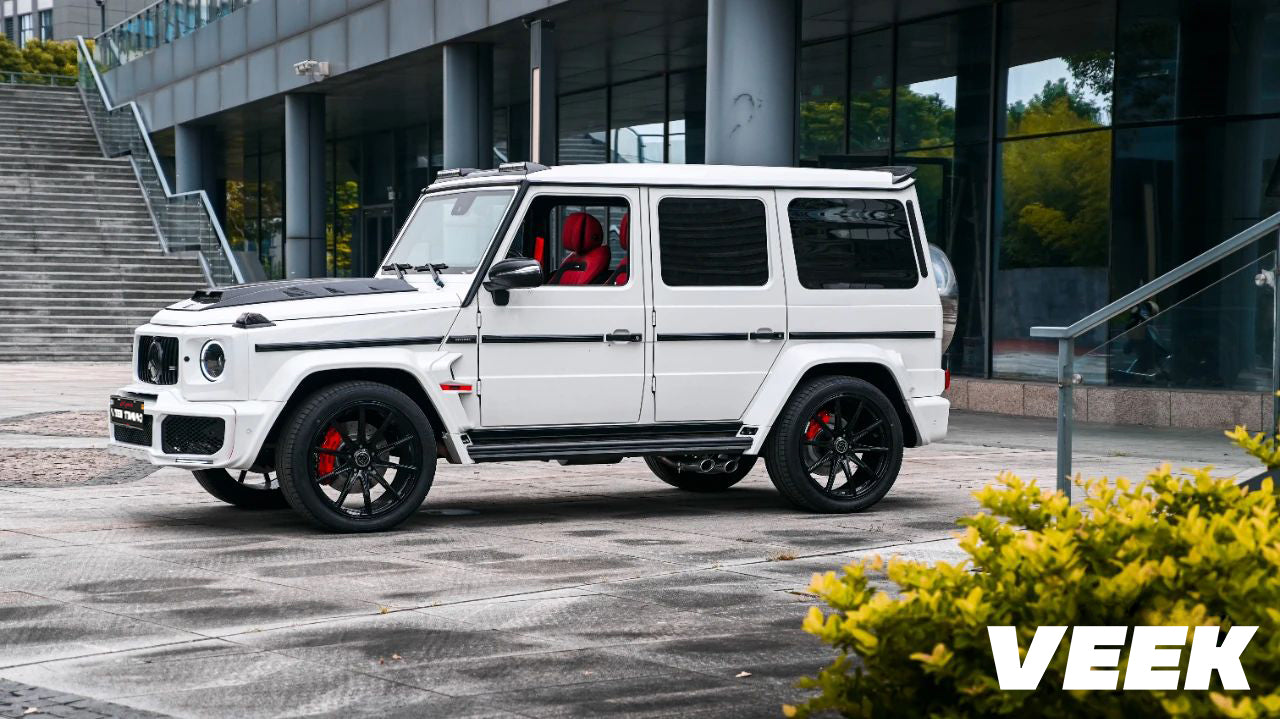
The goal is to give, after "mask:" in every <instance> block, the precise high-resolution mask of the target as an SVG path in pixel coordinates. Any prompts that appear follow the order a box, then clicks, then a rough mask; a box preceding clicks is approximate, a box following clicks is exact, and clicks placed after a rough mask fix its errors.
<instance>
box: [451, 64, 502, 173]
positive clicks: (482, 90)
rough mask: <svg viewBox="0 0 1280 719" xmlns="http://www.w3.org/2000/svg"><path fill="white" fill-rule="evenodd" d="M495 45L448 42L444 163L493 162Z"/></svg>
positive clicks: (486, 164)
mask: <svg viewBox="0 0 1280 719" xmlns="http://www.w3.org/2000/svg"><path fill="white" fill-rule="evenodd" d="M492 160H493V48H492V47H491V46H489V45H480V44H476V43H456V44H452V45H445V46H444V166H445V167H480V168H484V167H489V166H490V165H492V164H493V162H492Z"/></svg>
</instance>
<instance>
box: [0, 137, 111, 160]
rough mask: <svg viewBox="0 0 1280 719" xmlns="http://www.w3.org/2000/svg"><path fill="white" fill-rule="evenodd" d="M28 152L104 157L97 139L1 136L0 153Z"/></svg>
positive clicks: (70, 156)
mask: <svg viewBox="0 0 1280 719" xmlns="http://www.w3.org/2000/svg"><path fill="white" fill-rule="evenodd" d="M28 152H30V153H38V154H41V155H54V154H56V155H59V156H60V157H63V158H65V159H67V160H79V159H85V158H94V157H102V146H100V145H99V144H98V143H97V141H96V140H84V139H76V140H55V139H46V138H37V137H0V155H12V156H19V155H25V154H27V153H28Z"/></svg>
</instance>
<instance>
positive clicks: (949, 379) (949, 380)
mask: <svg viewBox="0 0 1280 719" xmlns="http://www.w3.org/2000/svg"><path fill="white" fill-rule="evenodd" d="M943 371H944V372H946V375H947V383H946V384H945V385H944V386H943V387H942V391H943V392H946V391H947V390H949V389H951V370H943Z"/></svg>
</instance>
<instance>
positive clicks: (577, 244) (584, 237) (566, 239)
mask: <svg viewBox="0 0 1280 719" xmlns="http://www.w3.org/2000/svg"><path fill="white" fill-rule="evenodd" d="M561 237H562V241H563V243H564V248H565V249H566V250H568V251H570V252H577V253H582V252H590V251H591V250H594V249H595V248H597V247H599V246H600V245H601V244H603V243H604V230H603V229H601V228H600V221H599V220H597V219H596V218H594V217H592V216H591V215H588V214H587V213H585V212H575V213H573V214H572V215H569V216H568V217H566V218H564V231H563V232H561Z"/></svg>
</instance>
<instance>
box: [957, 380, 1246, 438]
mask: <svg viewBox="0 0 1280 719" xmlns="http://www.w3.org/2000/svg"><path fill="white" fill-rule="evenodd" d="M946 396H947V398H948V399H950V400H951V406H952V407H953V408H954V409H960V410H970V411H973V412H993V413H996V414H1008V415H1015V416H1021V417H1056V416H1057V412H1058V388H1057V385H1054V384H1050V383H1047V382H1020V381H1010V380H990V379H972V378H968V377H952V379H951V389H950V390H948V391H947V393H946ZM1073 396H1074V402H1075V417H1076V421H1079V422H1101V423H1105V424H1133V425H1143V426H1148V427H1188V428H1200V429H1223V430H1226V429H1231V428H1232V427H1235V426H1236V425H1238V424H1242V425H1245V426H1246V427H1248V428H1249V429H1250V430H1254V431H1260V430H1261V429H1262V428H1263V427H1264V426H1265V425H1266V424H1268V423H1269V420H1268V418H1269V416H1270V414H1271V396H1270V395H1269V394H1266V393H1258V392H1212V391H1192V390H1171V389H1134V388H1128V387H1085V386H1077V387H1076V388H1075V392H1074V393H1073Z"/></svg>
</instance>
